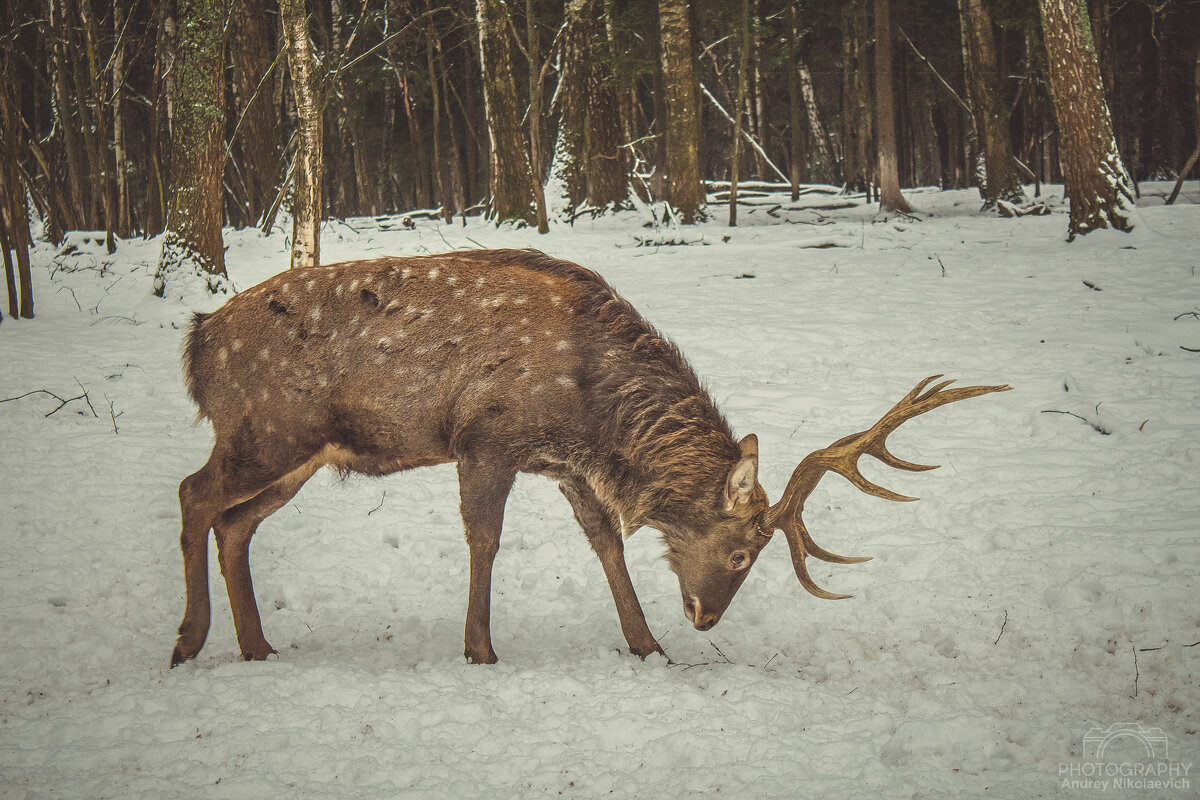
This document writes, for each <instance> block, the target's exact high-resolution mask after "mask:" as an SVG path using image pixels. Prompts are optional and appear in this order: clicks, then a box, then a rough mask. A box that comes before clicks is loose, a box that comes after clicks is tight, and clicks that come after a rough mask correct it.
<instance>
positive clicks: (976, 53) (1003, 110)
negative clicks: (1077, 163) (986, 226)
mask: <svg viewBox="0 0 1200 800" xmlns="http://www.w3.org/2000/svg"><path fill="white" fill-rule="evenodd" d="M958 7H959V15H960V18H961V21H962V29H963V41H964V43H965V44H966V51H967V52H966V55H967V64H966V66H967V77H968V83H967V85H968V88H969V91H970V96H971V104H972V107H973V113H974V117H975V129H976V131H977V133H978V135H979V144H980V146H981V147H982V148H983V162H984V166H983V175H982V176H981V178H982V181H981V185H980V187H979V192H980V194H981V195H982V196H983V207H984V208H985V209H991V208H995V206H996V203H997V202H998V201H1004V202H1008V203H1023V202H1025V190H1024V189H1023V188H1022V187H1021V177H1020V175H1019V174H1018V173H1017V166H1016V161H1015V160H1014V157H1013V151H1012V140H1011V135H1010V133H1009V128H1008V107H1007V106H1006V105H1005V103H1004V98H1003V96H1002V94H1001V90H1000V73H999V66H998V64H999V61H998V58H997V55H996V42H995V37H994V36H993V33H992V16H991V13H990V12H989V11H988V9H987V6H986V5H984V0H958Z"/></svg>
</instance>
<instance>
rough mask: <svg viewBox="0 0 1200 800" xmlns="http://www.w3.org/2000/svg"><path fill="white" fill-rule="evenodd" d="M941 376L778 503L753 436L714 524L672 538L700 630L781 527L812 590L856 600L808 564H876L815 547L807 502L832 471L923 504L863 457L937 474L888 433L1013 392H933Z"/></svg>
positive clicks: (801, 474)
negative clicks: (944, 409)
mask: <svg viewBox="0 0 1200 800" xmlns="http://www.w3.org/2000/svg"><path fill="white" fill-rule="evenodd" d="M940 377H942V376H941V375H934V376H931V377H929V378H926V379H925V380H923V381H921V382H920V383H918V384H917V385H916V387H915V388H914V389H913V390H912V391H911V392H909V393H908V394H907V395H905V396H904V398H903V399H901V400H900V402H898V403H896V405H894V406H893V407H892V409H891V410H890V411H888V412H887V413H886V414H884V415H883V417H882V418H881V419H880V420H879V421H878V422H876V423H875V424H874V425H873V426H872V427H871V428H869V429H868V430H866V431H863V432H861V433H856V434H853V435H850V436H846V437H844V438H842V439H839V440H838V441H836V442H834V443H833V444H831V445H830V446H828V447H824V448H822V449H820V450H816V451H814V452H812V453H810V454H808V455H807V456H805V457H804V459H803V460H802V461H801V462H800V464H799V465H798V466H797V467H796V469H795V470H794V471H793V472H792V476H791V478H790V479H789V480H788V484H787V487H786V488H785V489H784V492H783V496H782V497H781V498H780V499H779V502H778V503H775V504H774V505H770V504H769V503H768V501H767V495H766V492H765V491H764V490H763V488H762V487H761V486H760V485H759V484H758V440H757V439H756V438H755V437H754V436H753V435H750V436H747V437H746V438H744V439H742V441H741V442H740V446H741V451H742V457H741V459H740V460H739V461H738V462H737V463H736V464H735V465H734V467H733V468H732V469H731V470H730V472H729V474H728V477H727V479H726V481H725V486H724V491H723V493H722V494H721V496H720V497H718V498H717V499H716V500H715V502H714V505H715V506H716V507H715V508H714V509H713V510H712V515H711V519H710V521H709V522H708V523H707V524H706V525H704V526H703V527H704V529H705V531H704V533H702V534H700V535H693V536H691V537H689V538H687V539H680V540H678V541H677V540H676V537H673V536H671V535H670V533H669V532H667V534H668V535H667V536H666V541H667V555H666V558H667V561H668V563H669V564H670V565H671V569H672V570H673V571H674V572H675V573H676V574H677V575H678V576H679V588H680V591H681V592H682V594H683V607H684V613H685V614H686V615H687V617H688V619H689V620H690V621H691V622H692V623H693V624H694V625H695V627H696V628H697V629H699V630H708V629H709V628H711V627H713V626H714V625H716V624H717V622H718V621H719V620H720V618H721V615H722V614H723V613H724V611H725V609H726V608H727V607H728V605H729V602H730V600H732V599H733V596H734V594H735V593H736V592H737V590H738V588H739V587H740V586H741V585H742V582H743V581H744V580H745V579H746V574H747V572H748V571H749V569H750V567H751V566H752V565H753V564H754V561H755V559H757V557H758V554H759V552H760V551H761V550H762V548H763V547H764V546H766V544H767V542H769V541H770V540H771V537H772V535H773V534H774V532H775V531H776V530H781V531H783V533H784V536H785V537H786V538H787V542H788V547H789V548H790V550H791V555H792V565H793V567H794V568H795V570H796V577H797V578H799V579H800V584H801V585H802V586H803V587H804V588H805V589H807V590H808V591H809V592H810V593H811V594H813V595H816V596H817V597H820V598H823V599H826V600H840V599H845V598H847V597H850V595H845V594H834V593H832V592H827V591H826V590H824V589H822V588H821V587H819V586H817V585H816V583H814V582H813V580H812V578H811V577H810V576H809V574H808V568H807V566H806V565H805V560H806V559H807V558H808V556H813V557H814V558H818V559H820V560H822V561H828V562H831V563H834V564H854V563H857V562H861V561H869V560H870V559H869V558H855V557H847V556H840V555H837V554H835V553H831V552H829V551H828V550H825V549H823V548H821V547H819V546H818V545H817V544H816V543H815V542H813V540H812V537H811V536H809V533H808V530H807V528H805V526H804V520H803V513H804V503H805V501H806V500H807V499H808V496H809V495H810V494H811V493H812V491H813V489H814V488H815V487H816V485H817V483H818V482H819V481H820V480H821V478H822V476H824V474H825V473H826V472H830V471H833V472H836V473H838V474H839V475H842V476H843V477H845V478H846V479H847V480H849V481H850V482H851V483H852V484H853V485H854V486H856V487H857V488H859V489H860V490H862V491H863V492H865V493H867V494H870V495H873V496H875V497H882V498H885V499H887V500H903V501H912V500H916V499H917V498H915V497H905V496H904V495H900V494H897V493H895V492H892V491H890V490H888V489H885V488H883V487H881V486H877V485H875V484H873V483H871V482H870V481H868V480H867V479H866V478H865V477H863V475H862V473H861V472H860V471H859V468H858V459H859V458H860V457H861V456H863V455H871V456H874V457H875V458H877V459H879V460H880V461H882V462H883V463H884V464H887V465H888V466H889V467H895V468H896V469H903V470H908V471H912V472H921V471H925V470H930V469H936V468H937V467H936V466H927V465H923V464H914V463H912V462H909V461H904V460H903V459H900V458H897V457H896V456H894V455H892V453H891V452H890V451H889V450H888V449H887V444H886V442H887V437H888V435H889V434H890V433H891V432H892V431H894V430H895V429H896V428H898V427H899V426H900V425H901V424H902V423H904V422H905V421H906V420H909V419H912V418H913V417H915V416H918V415H920V414H924V413H925V412H926V411H930V410H932V409H934V408H937V407H938V406H942V405H946V404H947V403H953V402H956V401H958V400H965V399H967V398H969V397H977V396H979V395H983V394H988V393H991V392H1004V391H1008V390H1009V389H1011V388H1012V387H1010V386H1004V385H1001V386H965V387H959V388H955V389H947V388H946V387H947V386H949V385H950V384H951V383H953V381H951V380H947V381H942V382H941V383H938V384H936V385H934V386H932V387H930V388H928V390H926V387H928V386H929V384H930V383H932V382H933V381H935V380H937V379H938V378H940Z"/></svg>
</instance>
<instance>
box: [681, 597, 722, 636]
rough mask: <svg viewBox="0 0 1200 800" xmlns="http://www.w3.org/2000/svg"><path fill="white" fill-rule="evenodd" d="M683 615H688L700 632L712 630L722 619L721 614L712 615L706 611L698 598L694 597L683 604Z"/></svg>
mask: <svg viewBox="0 0 1200 800" xmlns="http://www.w3.org/2000/svg"><path fill="white" fill-rule="evenodd" d="M683 613H684V614H685V615H687V618H688V619H689V620H691V622H692V625H694V626H695V628H696V630H698V631H707V630H710V629H711V628H712V626H714V625H716V624H717V621H718V620H720V619H721V615H720V614H712V613H710V612H707V611H705V610H704V607H703V606H702V605H701V604H700V598H698V597H693V598H691V599H690V600H689V601H688V602H687V603H684V604H683Z"/></svg>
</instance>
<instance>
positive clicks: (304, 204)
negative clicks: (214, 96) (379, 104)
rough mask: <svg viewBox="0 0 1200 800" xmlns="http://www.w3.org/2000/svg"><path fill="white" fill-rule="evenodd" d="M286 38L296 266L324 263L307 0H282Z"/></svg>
mask: <svg viewBox="0 0 1200 800" xmlns="http://www.w3.org/2000/svg"><path fill="white" fill-rule="evenodd" d="M279 14H280V17H281V21H282V23H283V39H284V44H285V46H286V47H287V53H288V69H289V70H291V74H292V93H293V94H294V95H295V98H296V114H297V116H299V118H300V119H299V125H298V126H297V132H298V134H299V135H298V136H297V139H296V193H295V196H294V197H293V199H292V259H291V261H292V269H298V268H301V267H314V266H316V265H318V264H320V263H321V219H322V217H323V216H324V204H323V198H324V195H323V193H322V191H321V186H322V171H323V169H324V164H325V162H324V152H323V148H322V145H323V135H324V129H323V126H322V120H321V116H322V115H321V100H320V97H319V87H318V85H317V76H316V71H315V69H314V64H313V52H312V45H311V44H310V43H309V39H308V14H307V11H306V9H305V6H304V0H280V3H279Z"/></svg>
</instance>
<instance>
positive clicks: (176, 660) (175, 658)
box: [171, 645, 196, 669]
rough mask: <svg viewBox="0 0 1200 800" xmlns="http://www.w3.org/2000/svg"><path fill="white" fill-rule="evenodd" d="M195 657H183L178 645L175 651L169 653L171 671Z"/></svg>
mask: <svg viewBox="0 0 1200 800" xmlns="http://www.w3.org/2000/svg"><path fill="white" fill-rule="evenodd" d="M195 657H196V656H195V655H190V656H185V655H184V654H183V651H182V650H180V649H179V645H175V649H174V650H172V651H171V669H175V668H176V667H178V666H179V665H180V664H182V663H183V662H185V661H191V660H192V659H193V658H195Z"/></svg>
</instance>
